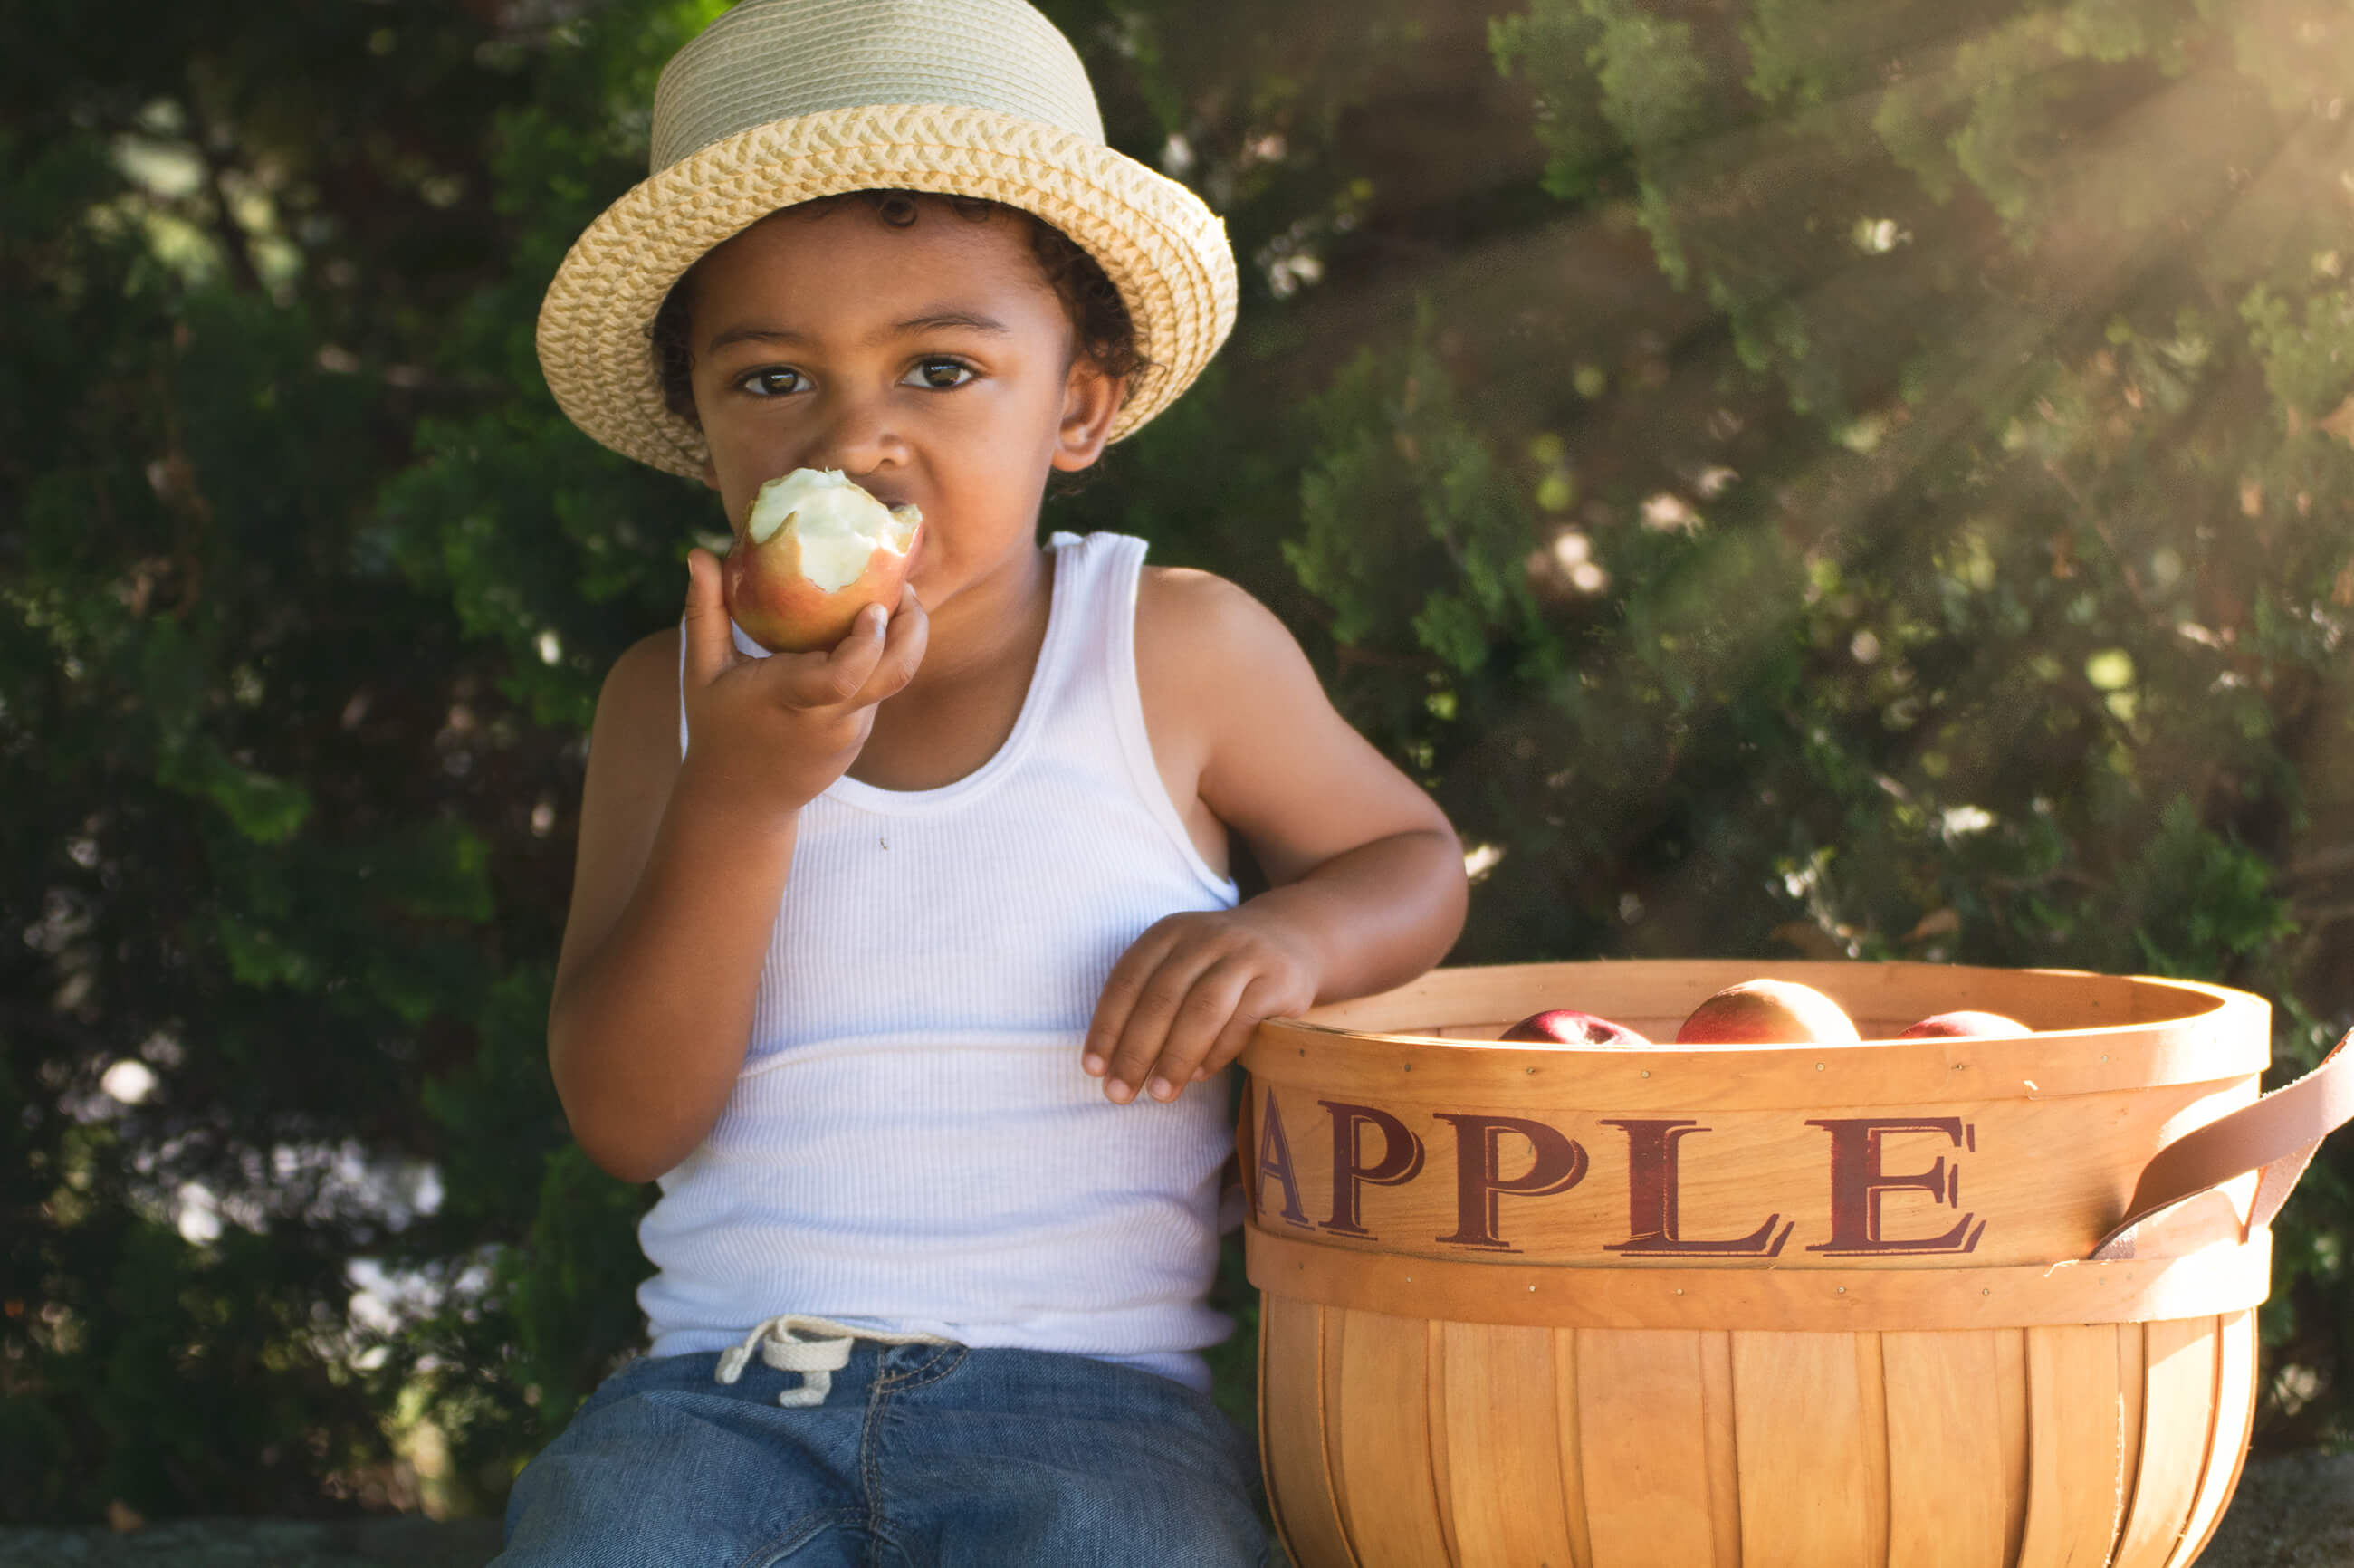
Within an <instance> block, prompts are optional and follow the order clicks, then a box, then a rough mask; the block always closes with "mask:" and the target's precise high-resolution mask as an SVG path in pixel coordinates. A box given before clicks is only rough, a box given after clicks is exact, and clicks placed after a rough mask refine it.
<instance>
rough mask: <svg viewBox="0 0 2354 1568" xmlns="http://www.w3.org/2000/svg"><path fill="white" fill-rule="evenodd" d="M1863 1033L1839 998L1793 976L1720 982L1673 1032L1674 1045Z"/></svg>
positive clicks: (1793, 1041)
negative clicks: (1716, 989)
mask: <svg viewBox="0 0 2354 1568" xmlns="http://www.w3.org/2000/svg"><path fill="white" fill-rule="evenodd" d="M1861 1038H1863V1037H1862V1036H1861V1034H1859V1033H1856V1028H1855V1022H1854V1021H1853V1020H1852V1019H1850V1018H1849V1017H1848V1015H1847V1014H1846V1013H1845V1012H1841V1011H1840V1005H1839V1003H1837V1002H1835V1001H1832V1000H1831V999H1830V998H1829V997H1827V996H1825V995H1824V994H1823V993H1822V992H1821V991H1817V990H1815V988H1814V987H1812V986H1805V985H1800V984H1798V983H1797V981H1795V980H1743V981H1742V982H1741V983H1740V984H1739V985H1729V986H1726V987H1725V988H1724V989H1723V991H1718V992H1717V993H1716V994H1715V995H1714V996H1712V997H1710V998H1709V999H1708V1000H1707V1001H1703V1002H1702V1003H1701V1004H1700V1005H1699V1006H1698V1007H1696V1008H1694V1009H1692V1012H1691V1017H1689V1018H1687V1019H1685V1020H1684V1022H1683V1027H1682V1028H1681V1029H1679V1030H1677V1031H1676V1044H1679V1045H1805V1044H1839V1043H1840V1042H1844V1041H1849V1040H1861Z"/></svg>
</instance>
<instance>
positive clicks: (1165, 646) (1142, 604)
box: [1136, 567, 1299, 673]
mask: <svg viewBox="0 0 2354 1568" xmlns="http://www.w3.org/2000/svg"><path fill="white" fill-rule="evenodd" d="M1136 643H1137V658H1138V660H1139V662H1142V661H1143V660H1144V659H1145V657H1146V656H1147V651H1148V646H1149V647H1150V651H1151V652H1155V653H1160V654H1164V655H1169V656H1172V657H1174V658H1176V659H1177V660H1178V661H1180V662H1183V663H1185V664H1187V665H1189V666H1203V665H1210V664H1216V663H1219V662H1227V661H1235V660H1242V661H1250V660H1252V659H1264V658H1267V657H1268V656H1270V655H1278V654H1281V653H1284V652H1288V653H1290V654H1291V655H1292V656H1294V657H1299V643H1298V642H1297V641H1294V640H1293V638H1292V635H1291V632H1290V630H1289V629H1288V628H1287V627H1286V626H1285V625H1284V624H1283V622H1282V621H1280V620H1277V619H1276V615H1275V612H1274V611H1273V610H1271V609H1267V606H1265V605H1263V604H1261V603H1260V602H1259V601H1258V600H1257V599H1255V598H1253V597H1252V596H1251V594H1250V593H1249V592H1248V591H1247V590H1246V589H1245V588H1241V587H1240V586H1238V585H1237V584H1235V583H1233V582H1230V581H1228V580H1227V579H1226V578H1225V577H1220V576H1218V575H1217V574H1216V573H1215V572H1205V571H1202V570H1199V569H1198V568H1195V567H1145V568H1144V570H1143V573H1142V575H1141V576H1140V577H1139V579H1138V581H1137V585H1136ZM1205 673H1206V671H1205Z"/></svg>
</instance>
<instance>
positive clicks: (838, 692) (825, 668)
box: [767, 605, 883, 708]
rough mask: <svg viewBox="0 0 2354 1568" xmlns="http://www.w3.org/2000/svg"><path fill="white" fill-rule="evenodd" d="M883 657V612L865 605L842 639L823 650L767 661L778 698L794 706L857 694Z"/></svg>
mask: <svg viewBox="0 0 2354 1568" xmlns="http://www.w3.org/2000/svg"><path fill="white" fill-rule="evenodd" d="M882 657H883V612H882V610H881V609H878V608H877V607H875V606H874V605H868V606H867V607H866V608H865V609H862V610H860V611H859V612H858V619H857V620H854V621H852V622H851V623H850V630H848V631H846V632H844V633H843V637H842V641H839V642H837V643H835V644H834V645H833V646H832V648H829V649H827V650H826V651H824V652H818V651H817V650H815V649H811V651H810V652H806V653H779V654H778V655H777V656H776V657H774V658H772V659H769V660H768V661H767V662H768V663H769V665H770V666H772V667H773V668H774V669H775V670H776V672H777V673H776V676H775V679H776V682H777V690H778V694H779V696H780V697H781V699H782V700H783V701H785V702H787V703H790V705H793V706H794V707H797V708H824V707H832V706H834V705H838V704H843V703H847V702H849V701H850V700H851V699H852V698H853V697H855V696H856V695H858V693H859V689H860V688H861V687H863V686H864V685H865V684H866V679H867V677H868V676H870V675H872V674H873V673H875V664H876V663H877V662H879V661H880V660H881V659H882Z"/></svg>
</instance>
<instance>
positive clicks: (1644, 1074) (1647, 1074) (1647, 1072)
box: [1643, 1067, 1651, 1078]
mask: <svg viewBox="0 0 2354 1568" xmlns="http://www.w3.org/2000/svg"><path fill="white" fill-rule="evenodd" d="M1650 1075H1651V1069H1650V1068H1649V1067H1646V1068H1644V1069H1643V1076H1645V1077H1647V1078H1648V1077H1649V1076H1650Z"/></svg>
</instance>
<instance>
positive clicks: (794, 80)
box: [648, 0, 1103, 174]
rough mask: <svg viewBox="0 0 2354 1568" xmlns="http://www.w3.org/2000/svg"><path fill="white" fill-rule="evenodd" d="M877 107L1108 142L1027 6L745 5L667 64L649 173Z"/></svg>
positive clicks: (1080, 76)
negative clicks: (1047, 128)
mask: <svg viewBox="0 0 2354 1568" xmlns="http://www.w3.org/2000/svg"><path fill="white" fill-rule="evenodd" d="M877 103H928V104H937V105H943V106H947V105H954V106H960V107H965V108H972V109H981V110H986V111H991V112H992V113H997V114H1003V115H1007V116H1010V117H1012V118H1014V119H1017V120H1031V121H1036V122H1042V123H1044V124H1047V125H1052V126H1054V127H1055V128H1056V129H1057V130H1061V131H1066V132H1070V133H1071V134H1073V135H1075V136H1077V137H1080V138H1082V139H1083V140H1085V141H1087V142H1092V143H1096V144H1097V145H1101V144H1102V143H1103V121H1102V118H1101V116H1100V115H1099V114H1098V113H1097V110H1096V101H1095V93H1094V91H1093V90H1091V89H1090V88H1089V87H1088V85H1087V70H1086V69H1085V68H1084V67H1083V66H1082V65H1081V64H1080V63H1079V57H1078V55H1077V53H1076V51H1075V50H1074V49H1073V48H1071V45H1070V41H1069V40H1068V39H1066V38H1065V37H1063V35H1062V34H1061V33H1060V32H1058V31H1056V30H1055V26H1054V24H1053V23H1051V22H1049V21H1047V20H1046V18H1045V17H1044V16H1041V15H1040V14H1039V13H1038V12H1037V11H1036V10H1035V9H1034V7H1032V6H1030V5H1026V4H1023V0H948V3H945V4H944V3H943V0H743V4H741V5H737V6H736V8H735V9H733V10H731V11H729V12H727V13H726V15H724V16H721V17H720V18H719V19H718V20H717V21H716V22H714V23H712V25H711V26H709V27H707V28H705V30H704V31H703V32H702V33H701V34H699V35H698V36H697V37H695V39H694V40H693V41H692V42H690V43H689V44H687V46H686V47H685V48H683V49H681V50H679V52H678V53H677V54H676V55H675V56H673V58H672V59H671V62H670V64H669V65H668V66H666V67H664V68H663V74H662V80H661V83H660V85H659V86H658V87H656V89H655V90H654V112H653V147H652V156H651V158H650V159H649V160H648V163H649V167H650V171H651V172H652V173H654V174H660V173H661V172H662V171H663V170H664V169H666V168H669V167H670V166H671V165H672V164H676V163H678V162H680V161H681V160H682V159H684V158H687V157H691V156H693V155H694V154H696V153H698V152H701V151H702V150H703V149H704V148H705V147H709V146H711V145H713V144H715V143H719V142H722V141H725V140H726V139H727V138H728V137H730V136H733V135H736V134H737V133H738V132H744V131H748V130H750V129H752V128H753V127H755V126H759V125H767V124H770V123H773V122H777V121H779V120H788V119H793V118H797V117H799V116H802V115H808V114H816V113H822V112H824V111H828V110H837V109H853V108H859V107H864V106H866V105H871V104H877Z"/></svg>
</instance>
